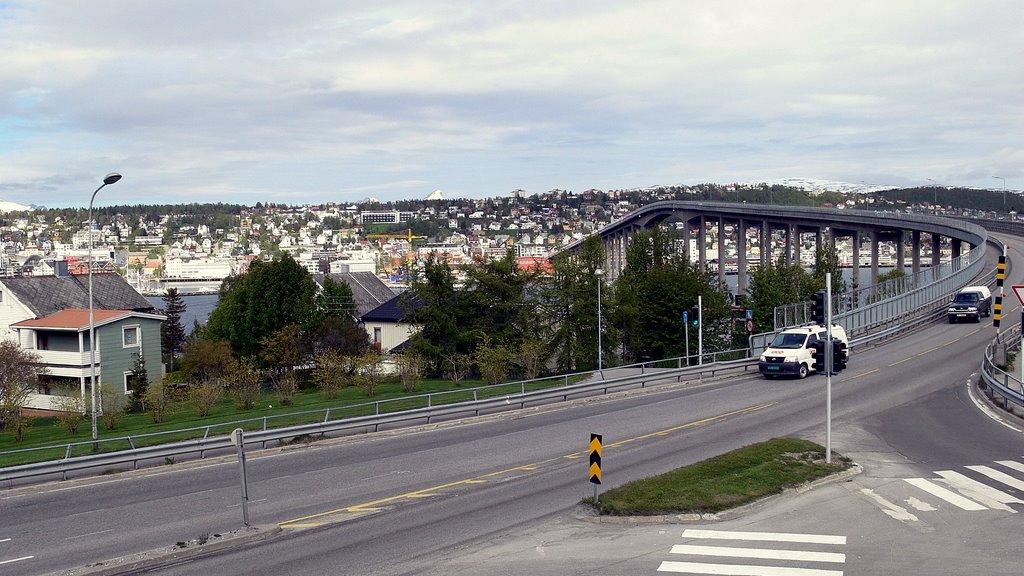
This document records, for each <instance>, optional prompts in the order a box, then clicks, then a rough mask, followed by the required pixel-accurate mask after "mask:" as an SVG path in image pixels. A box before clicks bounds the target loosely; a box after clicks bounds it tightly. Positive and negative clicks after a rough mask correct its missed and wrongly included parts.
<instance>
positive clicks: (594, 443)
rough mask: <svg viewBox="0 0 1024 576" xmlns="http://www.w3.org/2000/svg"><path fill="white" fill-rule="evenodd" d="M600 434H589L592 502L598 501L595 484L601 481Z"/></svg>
mask: <svg viewBox="0 0 1024 576" xmlns="http://www.w3.org/2000/svg"><path fill="white" fill-rule="evenodd" d="M601 452H602V448H601V435H600V434H591V435H590V472H589V475H590V483H591V484H593V485H594V502H597V501H598V494H597V485H598V484H600V483H601Z"/></svg>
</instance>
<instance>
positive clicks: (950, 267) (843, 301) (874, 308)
mask: <svg viewBox="0 0 1024 576" xmlns="http://www.w3.org/2000/svg"><path fill="white" fill-rule="evenodd" d="M985 250H986V244H979V245H978V246H975V247H974V248H972V249H971V251H970V252H968V253H967V254H964V255H962V256H960V257H959V258H958V259H956V260H953V261H951V262H949V263H946V264H945V265H943V266H941V267H938V268H935V269H928V270H922V271H921V272H920V273H918V274H916V275H913V276H906V277H903V278H897V279H893V280H891V281H888V282H884V283H882V284H879V285H878V286H876V287H869V288H864V289H861V290H858V291H856V292H855V293H853V294H852V295H850V296H844V295H836V296H834V297H833V302H832V306H833V310H838V311H839V312H838V313H834V315H833V322H835V323H836V324H840V325H842V326H843V328H845V329H846V333H847V334H848V335H849V336H850V337H851V338H853V337H855V336H860V335H864V334H866V333H867V332H868V330H872V331H875V330H885V329H886V328H888V327H893V326H898V325H900V324H902V323H904V321H905V320H906V319H908V318H909V317H911V316H916V315H920V314H922V313H928V312H929V311H931V310H933V309H935V308H936V307H938V306H939V305H940V304H942V303H944V302H946V301H947V300H948V299H949V295H950V294H952V293H954V292H956V291H957V290H959V289H961V288H963V287H964V286H967V285H969V284H970V283H971V282H972V281H974V279H975V278H977V277H978V276H979V275H981V274H982V273H984V272H985ZM987 282H988V283H992V282H995V271H994V270H993V271H992V274H991V279H990V280H989V281H987ZM809 306H810V303H809V302H801V303H798V304H795V305H789V306H782V307H779V308H777V309H776V311H775V318H776V319H775V322H776V325H777V326H779V328H778V329H777V330H776V331H773V332H764V333H761V334H754V335H752V336H751V337H750V349H751V353H752V354H760V353H761V352H762V351H764V349H765V348H767V347H768V344H769V343H770V342H771V341H772V339H773V338H774V337H775V334H776V333H777V332H778V330H782V329H785V328H786V327H790V326H798V325H800V324H803V323H806V322H809V321H810V318H809V316H810V311H809ZM780 309H782V310H781V311H780ZM780 320H781V321H780Z"/></svg>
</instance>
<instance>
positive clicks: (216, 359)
mask: <svg viewBox="0 0 1024 576" xmlns="http://www.w3.org/2000/svg"><path fill="white" fill-rule="evenodd" d="M234 360H235V357H234V355H233V354H232V353H231V343H229V342H228V341H227V340H193V341H192V342H189V343H188V344H186V345H185V355H184V356H183V357H182V359H181V371H182V372H183V373H184V375H185V378H186V379H188V380H194V381H199V382H208V381H211V380H219V379H220V378H222V377H223V376H224V374H226V373H227V371H228V369H229V368H230V367H231V363H232V362H234Z"/></svg>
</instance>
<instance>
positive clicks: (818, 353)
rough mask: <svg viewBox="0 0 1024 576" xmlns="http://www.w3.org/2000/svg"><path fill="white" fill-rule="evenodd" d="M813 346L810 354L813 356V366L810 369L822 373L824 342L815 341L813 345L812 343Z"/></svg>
mask: <svg viewBox="0 0 1024 576" xmlns="http://www.w3.org/2000/svg"><path fill="white" fill-rule="evenodd" d="M813 346H814V354H812V356H814V366H812V368H814V369H815V370H817V371H818V372H824V371H825V341H824V340H815V341H814V343H813Z"/></svg>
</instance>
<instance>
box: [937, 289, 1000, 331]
mask: <svg viewBox="0 0 1024 576" xmlns="http://www.w3.org/2000/svg"><path fill="white" fill-rule="evenodd" d="M991 315H992V293H991V292H990V291H989V289H988V287H987V286H968V287H966V288H964V289H963V290H961V291H959V292H957V293H956V296H953V300H952V301H950V303H949V307H948V308H947V309H946V318H947V319H948V320H949V323H950V324H952V323H954V322H959V321H960V320H973V321H975V322H981V317H982V316H991Z"/></svg>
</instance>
